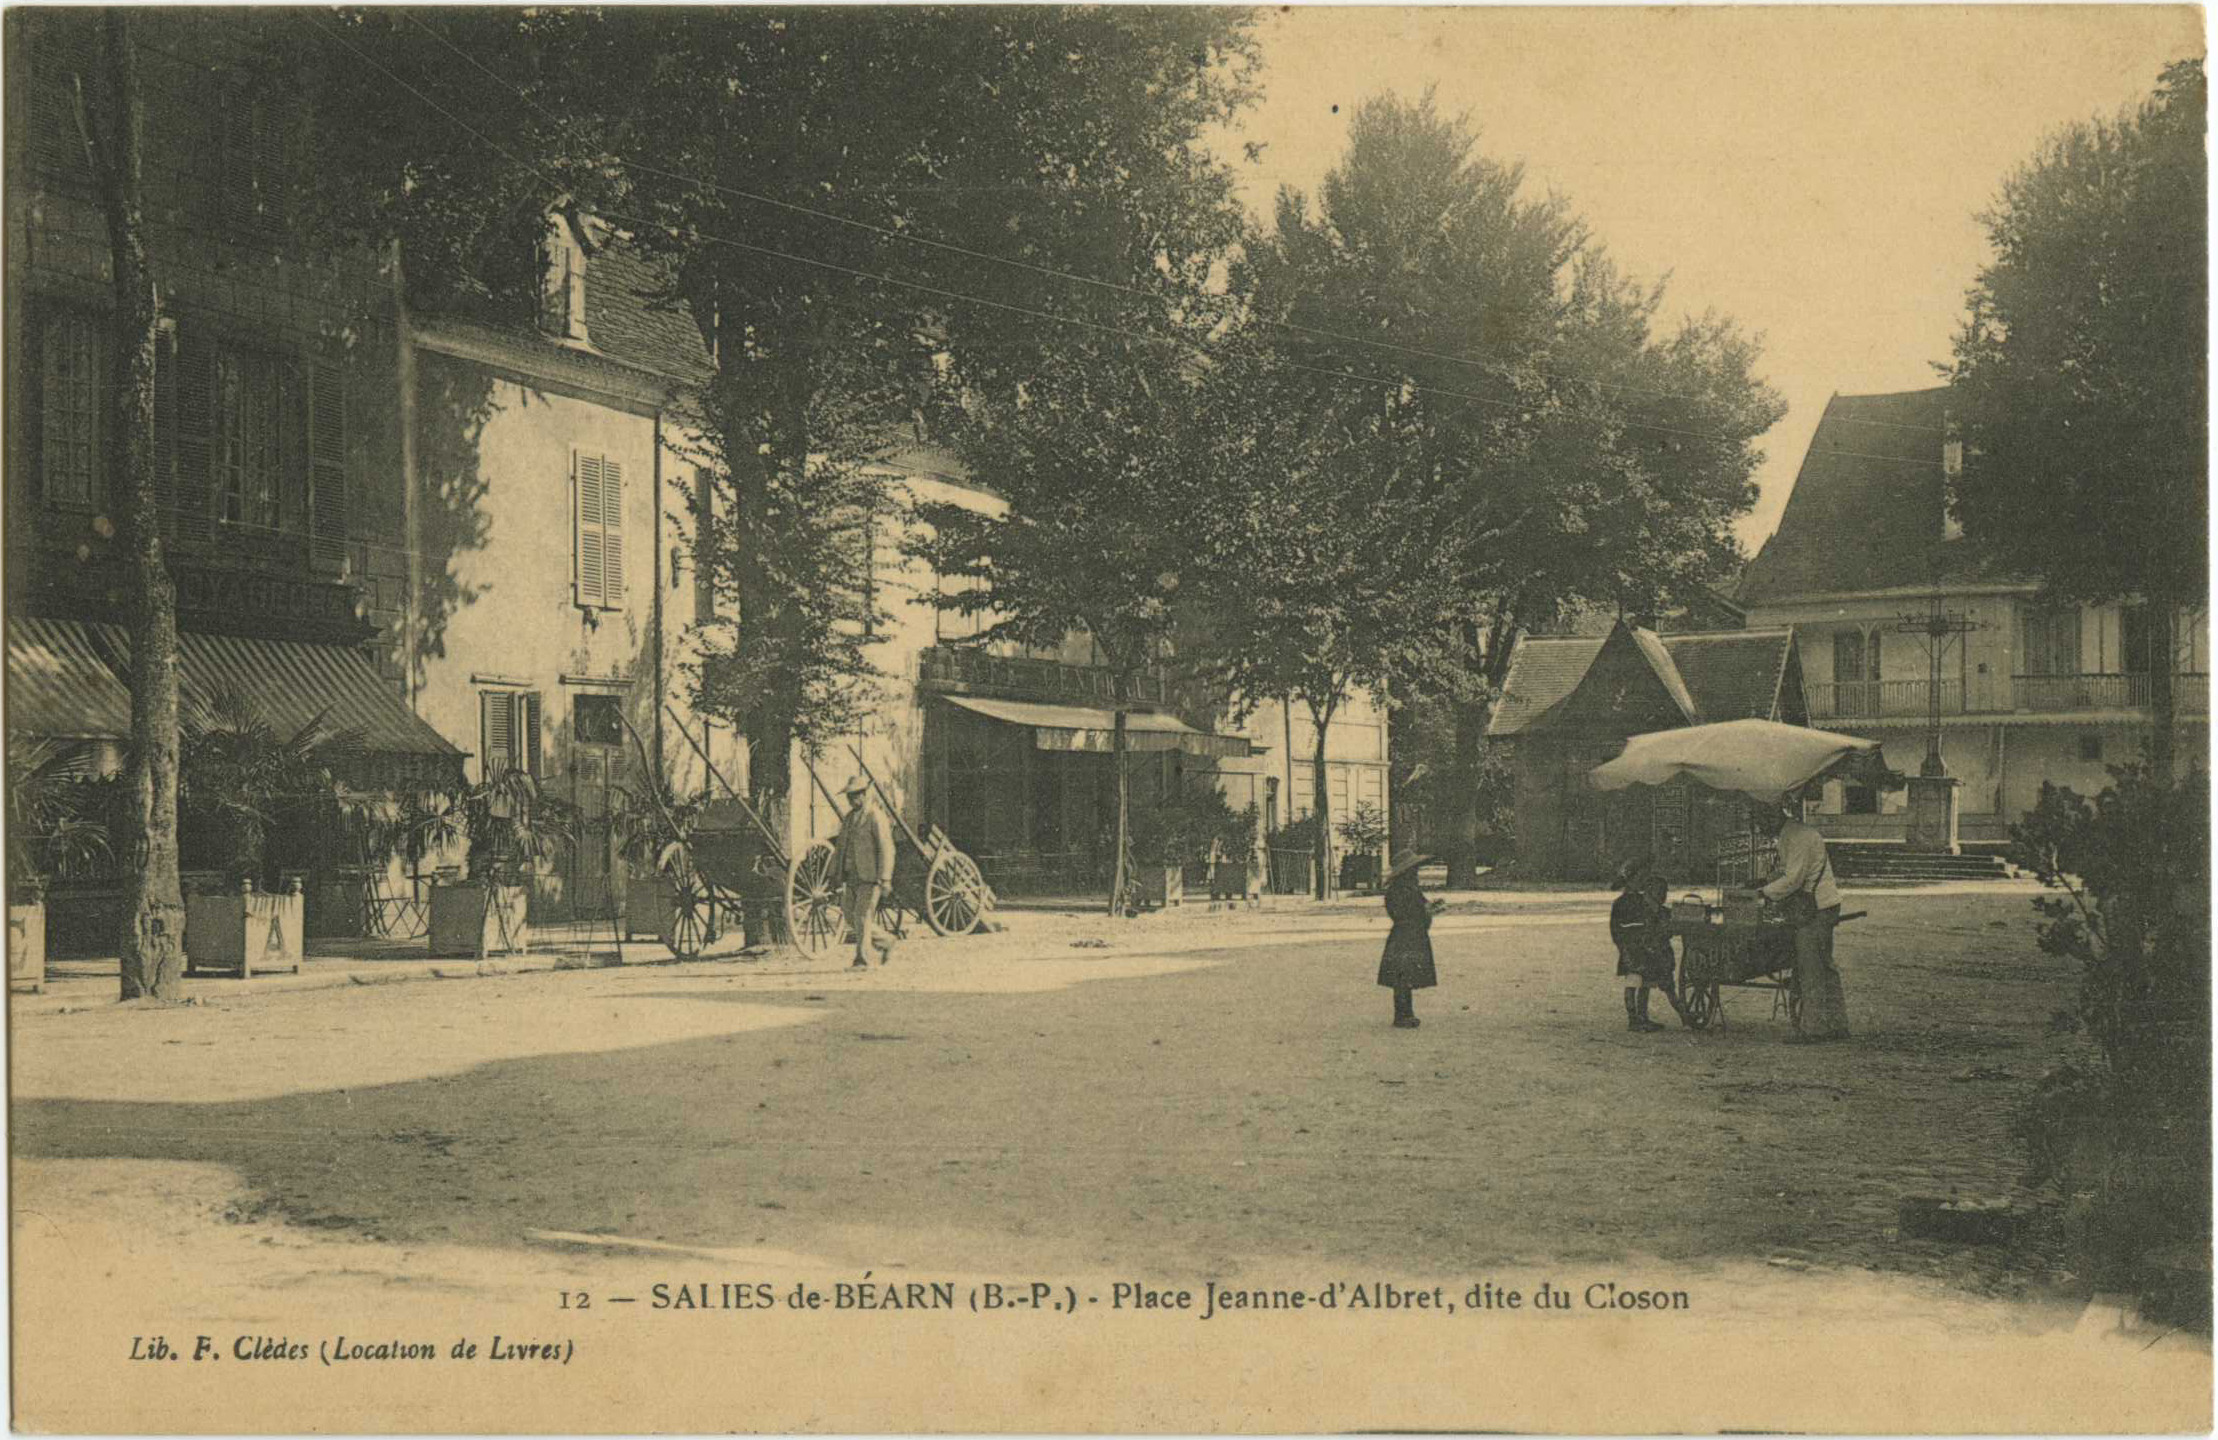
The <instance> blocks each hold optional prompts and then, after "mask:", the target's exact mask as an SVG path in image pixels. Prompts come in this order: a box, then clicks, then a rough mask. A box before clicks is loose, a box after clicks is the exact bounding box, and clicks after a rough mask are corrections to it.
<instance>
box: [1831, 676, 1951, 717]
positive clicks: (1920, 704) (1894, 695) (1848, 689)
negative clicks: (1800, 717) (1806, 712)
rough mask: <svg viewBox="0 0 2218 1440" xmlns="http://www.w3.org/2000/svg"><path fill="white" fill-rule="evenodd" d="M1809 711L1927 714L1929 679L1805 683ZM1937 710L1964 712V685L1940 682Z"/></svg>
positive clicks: (1839, 713) (1928, 712)
mask: <svg viewBox="0 0 2218 1440" xmlns="http://www.w3.org/2000/svg"><path fill="white" fill-rule="evenodd" d="M1804 689H1805V690H1806V691H1807V692H1808V694H1809V697H1810V714H1811V715H1812V716H1813V717H1815V716H1825V717H1828V718H1832V717H1837V716H1857V715H1871V716H1878V715H1927V714H1931V713H1932V700H1931V697H1932V694H1933V682H1932V681H1930V680H1845V681H1839V682H1836V683H1834V684H1830V685H1809V686H1805V687H1804ZM1941 713H1942V714H1943V715H1961V714H1963V713H1965V712H1964V687H1963V685H1962V684H1961V683H1960V682H1958V681H1955V680H1943V681H1942V682H1941Z"/></svg>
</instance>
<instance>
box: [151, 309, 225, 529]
mask: <svg viewBox="0 0 2218 1440" xmlns="http://www.w3.org/2000/svg"><path fill="white" fill-rule="evenodd" d="M213 348H214V347H213V346H211V345H210V344H209V341H208V337H207V335H206V334H205V333H203V331H202V330H201V327H199V326H197V325H180V326H178V328H177V334H176V342H175V345H174V349H175V352H176V364H175V366H174V367H173V368H174V369H175V371H176V376H177V383H176V384H175V385H174V386H173V387H172V388H173V389H174V390H175V392H176V399H175V400H174V402H173V405H174V408H175V411H176V423H175V425H174V426H173V429H174V430H175V432H176V443H175V447H174V464H173V466H172V473H171V482H170V497H171V499H170V503H171V506H172V508H170V509H169V510H167V511H165V512H164V513H163V516H162V520H163V527H164V529H165V530H167V531H168V532H169V533H170V534H172V535H174V536H176V537H177V539H178V540H179V542H181V543H198V542H202V541H205V540H206V539H207V538H208V528H209V504H208V486H209V482H210V472H211V467H212V464H213V456H214V449H215V446H214V440H213V431H214V428H215V416H216V390H215V356H214V354H213V353H212V351H213ZM157 393H158V392H157Z"/></svg>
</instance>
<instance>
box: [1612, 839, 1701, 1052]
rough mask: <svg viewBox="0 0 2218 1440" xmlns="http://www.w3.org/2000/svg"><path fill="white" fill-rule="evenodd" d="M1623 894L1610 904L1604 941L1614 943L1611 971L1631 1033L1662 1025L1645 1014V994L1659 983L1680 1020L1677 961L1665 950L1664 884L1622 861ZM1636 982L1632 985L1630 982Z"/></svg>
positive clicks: (1667, 919) (1667, 940)
mask: <svg viewBox="0 0 2218 1440" xmlns="http://www.w3.org/2000/svg"><path fill="white" fill-rule="evenodd" d="M1617 884H1618V888H1620V889H1622V890H1623V891H1624V892H1625V893H1624V894H1622V895H1620V896H1618V897H1617V900H1616V903H1614V904H1612V905H1611V906H1610V939H1611V940H1612V941H1614V942H1615V943H1616V945H1617V973H1618V974H1619V975H1621V976H1623V977H1624V978H1625V981H1626V985H1625V1028H1626V1029H1628V1030H1633V1031H1637V1032H1649V1031H1656V1030H1661V1029H1663V1028H1664V1027H1663V1026H1661V1025H1659V1024H1657V1023H1656V1022H1655V1021H1653V1020H1651V1019H1649V1018H1648V992H1649V991H1650V990H1652V989H1656V988H1658V987H1661V988H1662V990H1663V992H1664V998H1665V999H1666V1000H1669V1001H1670V1002H1671V1008H1672V1010H1673V1011H1674V1012H1675V1013H1676V1014H1677V1015H1678V1016H1679V1018H1680V1019H1681V1020H1682V1021H1683V1020H1685V1019H1686V1018H1687V1016H1686V1011H1684V1010H1682V1009H1680V1007H1679V992H1678V991H1677V990H1676V989H1675V988H1673V983H1672V972H1673V970H1675V969H1676V968H1677V961H1676V959H1675V958H1674V957H1673V955H1672V953H1671V932H1670V931H1669V929H1667V928H1666V927H1667V926H1668V924H1669V922H1670V919H1671V912H1670V910H1669V909H1668V908H1667V907H1666V906H1665V904H1664V896H1665V895H1667V894H1668V893H1670V889H1671V887H1670V884H1669V882H1667V881H1666V880H1665V879H1664V877H1663V876H1661V875H1658V874H1656V873H1655V872H1654V871H1652V870H1650V869H1648V867H1647V866H1645V865H1640V864H1636V863H1634V862H1630V861H1628V862H1627V863H1626V864H1625V865H1623V866H1622V867H1620V868H1619V870H1618V872H1617ZM1635 981H1637V982H1638V983H1637V984H1635V983H1634V982H1635Z"/></svg>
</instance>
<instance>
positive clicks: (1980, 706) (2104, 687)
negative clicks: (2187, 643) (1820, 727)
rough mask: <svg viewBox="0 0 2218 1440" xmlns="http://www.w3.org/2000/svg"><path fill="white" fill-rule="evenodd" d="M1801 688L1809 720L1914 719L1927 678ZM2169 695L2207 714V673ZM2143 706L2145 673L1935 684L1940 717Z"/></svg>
mask: <svg viewBox="0 0 2218 1440" xmlns="http://www.w3.org/2000/svg"><path fill="white" fill-rule="evenodd" d="M1803 688H1804V690H1805V692H1806V693H1807V695H1808V696H1809V700H1810V717H1811V718H1812V719H1814V720H1853V719H1858V718H1866V719H1878V718H1883V717H1908V718H1915V717H1917V716H1920V715H1926V714H1930V713H1931V709H1930V706H1929V701H1930V697H1931V696H1932V693H1933V682H1932V681H1930V680H1850V681H1840V682H1835V683H1832V684H1815V685H1806V686H1804V687H1803ZM2173 698H2174V703H2175V705H2176V706H2177V708H2178V710H2179V713H2180V714H2182V715H2205V714H2208V713H2209V711H2210V677H2209V676H2207V675H2180V676H2177V677H2175V679H2174V681H2173ZM2148 704H2149V677H2148V676H2146V675H2013V676H2011V677H2010V683H2009V684H2008V685H2007V686H2005V685H2003V684H2001V683H2000V682H1999V680H1981V681H1980V682H1979V683H1978V685H1977V687H1976V688H1975V690H1974V692H1973V694H1972V695H1971V696H1970V698H1969V699H1967V698H1966V696H1965V693H1964V686H1963V684H1962V682H1960V681H1956V680H1943V681H1942V682H1941V713H1942V714H1943V715H1995V714H2009V713H2012V712H2032V713H2043V712H2054V711H2071V710H2145V709H2147V708H2148Z"/></svg>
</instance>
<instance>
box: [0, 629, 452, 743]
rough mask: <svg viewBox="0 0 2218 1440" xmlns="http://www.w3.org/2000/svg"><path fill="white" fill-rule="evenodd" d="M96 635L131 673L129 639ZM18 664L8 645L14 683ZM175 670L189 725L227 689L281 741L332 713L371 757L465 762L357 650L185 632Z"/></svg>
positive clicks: (335, 724)
mask: <svg viewBox="0 0 2218 1440" xmlns="http://www.w3.org/2000/svg"><path fill="white" fill-rule="evenodd" d="M99 629H100V634H101V638H102V639H103V640H106V641H107V642H109V644H110V645H111V646H112V649H113V653H114V655H115V657H116V664H117V666H118V667H119V671H120V673H122V674H125V675H127V674H129V668H128V667H129V665H130V663H131V661H130V655H131V648H130V643H129V641H130V637H129V635H128V633H127V632H125V631H124V630H122V629H121V628H119V627H117V626H113V625H103V626H101V627H99ZM14 664H15V660H14V654H13V649H12V645H11V650H10V654H9V677H8V678H9V679H10V681H13V680H14V678H15V675H14ZM177 671H178V674H177V681H178V689H179V691H180V694H179V696H178V699H179V702H180V707H181V709H182V711H183V715H182V717H181V718H183V719H186V720H187V721H193V720H200V721H205V720H206V718H207V716H208V711H209V704H210V702H211V701H212V700H213V699H214V698H215V697H216V695H218V694H219V693H221V692H222V691H224V690H226V689H230V690H237V691H239V692H240V693H242V694H244V695H247V696H249V697H251V698H252V699H253V701H254V704H255V707H256V708H257V709H258V710H259V711H260V712H261V715H262V718H263V719H265V720H267V721H268V722H269V726H270V728H271V729H272V730H274V731H276V732H277V733H278V734H280V735H283V736H292V735H297V734H299V733H300V731H301V730H303V729H305V728H306V727H307V725H308V722H309V721H311V720H313V719H315V718H316V716H317V715H318V714H319V713H322V712H325V711H327V710H328V712H329V713H328V714H326V715H325V719H324V724H325V726H326V727H327V728H328V729H331V730H353V731H355V732H356V733H358V734H359V735H360V736H361V737H362V748H363V749H365V750H367V751H370V752H371V753H373V754H377V755H415V756H429V757H433V758H434V759H436V760H438V761H441V762H448V761H459V760H460V759H461V758H462V755H463V752H462V751H460V750H458V749H456V748H455V747H454V746H453V745H450V744H449V743H447V740H446V737H445V736H443V735H441V734H440V733H439V732H438V731H436V730H434V729H432V728H431V726H430V724H429V723H427V722H426V721H424V720H423V719H422V718H421V717H419V716H418V715H417V714H416V713H415V712H414V711H413V710H410V709H409V708H408V705H407V702H405V701H404V700H402V699H401V697H400V695H399V694H398V693H397V692H396V691H395V690H394V688H393V685H392V683H391V682H390V681H387V680H385V679H383V678H381V677H380V676H379V675H378V673H377V667H376V666H374V665H372V664H371V663H370V657H369V656H368V655H365V654H364V653H363V652H362V651H360V650H357V649H355V648H354V647H352V646H348V645H327V644H319V643H316V642H314V641H308V640H263V639H250V638H247V637H245V636H240V635H202V634H196V633H194V632H192V631H183V632H180V633H179V634H178V636H177ZM11 693H12V687H11ZM123 713H124V725H123V730H122V732H121V733H123V734H126V735H127V734H129V733H130V728H131V726H130V701H129V695H128V692H125V700H124V712H123Z"/></svg>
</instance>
